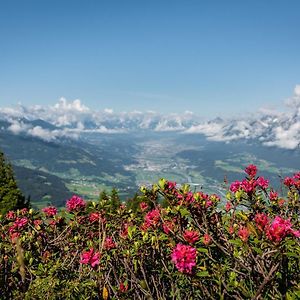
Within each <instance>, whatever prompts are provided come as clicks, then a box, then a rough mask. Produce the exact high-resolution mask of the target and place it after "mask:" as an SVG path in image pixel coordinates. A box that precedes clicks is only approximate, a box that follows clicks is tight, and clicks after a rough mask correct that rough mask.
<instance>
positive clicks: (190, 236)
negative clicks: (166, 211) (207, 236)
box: [183, 230, 199, 244]
mask: <svg viewBox="0 0 300 300" xmlns="http://www.w3.org/2000/svg"><path fill="white" fill-rule="evenodd" d="M183 238H184V239H185V240H186V242H188V243H190V244H194V243H196V242H197V241H198V240H199V232H197V231H193V230H185V232H184V233H183Z"/></svg>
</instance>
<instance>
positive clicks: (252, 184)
mask: <svg viewBox="0 0 300 300" xmlns="http://www.w3.org/2000/svg"><path fill="white" fill-rule="evenodd" d="M257 186H259V187H261V188H262V189H266V188H268V186H269V180H267V179H265V178H264V177H258V178H257V179H256V180H255V179H250V180H247V179H244V180H242V181H238V180H237V181H234V182H233V183H232V184H231V185H230V191H231V192H233V193H235V192H237V191H238V190H243V191H245V192H246V193H251V192H253V191H254V190H255V188H256V187H257Z"/></svg>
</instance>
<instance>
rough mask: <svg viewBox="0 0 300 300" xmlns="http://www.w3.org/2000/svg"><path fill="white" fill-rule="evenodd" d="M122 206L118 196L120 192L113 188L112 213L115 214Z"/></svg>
mask: <svg viewBox="0 0 300 300" xmlns="http://www.w3.org/2000/svg"><path fill="white" fill-rule="evenodd" d="M120 205H121V200H120V197H119V194H118V190H117V189H116V188H113V189H112V190H111V193H110V207H111V211H113V212H115V211H116V210H117V209H118V208H119V207H120Z"/></svg>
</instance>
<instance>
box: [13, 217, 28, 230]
mask: <svg viewBox="0 0 300 300" xmlns="http://www.w3.org/2000/svg"><path fill="white" fill-rule="evenodd" d="M27 223H28V219H27V218H22V219H19V218H17V220H16V221H15V223H14V225H15V226H16V227H17V228H22V227H24V226H25V225H26V224H27Z"/></svg>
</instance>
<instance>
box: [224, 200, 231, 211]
mask: <svg viewBox="0 0 300 300" xmlns="http://www.w3.org/2000/svg"><path fill="white" fill-rule="evenodd" d="M231 208H232V204H231V202H230V201H227V203H226V205H225V210H226V211H227V212H229V211H230V210H231Z"/></svg>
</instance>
